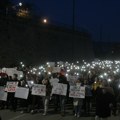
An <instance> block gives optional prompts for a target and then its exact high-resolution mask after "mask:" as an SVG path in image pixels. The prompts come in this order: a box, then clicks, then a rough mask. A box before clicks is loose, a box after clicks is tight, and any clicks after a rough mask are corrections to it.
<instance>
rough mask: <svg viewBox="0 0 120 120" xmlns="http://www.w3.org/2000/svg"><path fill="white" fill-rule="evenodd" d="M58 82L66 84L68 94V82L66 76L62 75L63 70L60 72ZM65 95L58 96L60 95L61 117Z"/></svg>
mask: <svg viewBox="0 0 120 120" xmlns="http://www.w3.org/2000/svg"><path fill="white" fill-rule="evenodd" d="M58 83H62V84H66V85H67V95H68V91H69V83H68V81H67V78H66V76H65V75H64V72H61V73H60V76H59V82H58ZM67 95H66V96H67ZM66 96H63V95H60V96H59V97H60V108H61V116H63V117H64V116H65V100H66Z"/></svg>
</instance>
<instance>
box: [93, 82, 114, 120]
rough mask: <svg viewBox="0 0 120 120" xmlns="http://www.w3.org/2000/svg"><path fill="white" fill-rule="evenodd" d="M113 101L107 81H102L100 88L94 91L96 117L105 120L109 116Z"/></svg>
mask: <svg viewBox="0 0 120 120" xmlns="http://www.w3.org/2000/svg"><path fill="white" fill-rule="evenodd" d="M113 101H114V91H113V89H112V88H111V87H109V85H108V83H107V80H103V81H102V87H101V88H100V87H98V88H97V89H96V117H95V120H98V119H99V118H100V119H101V120H102V119H104V120H107V119H108V117H110V115H111V108H110V106H111V105H112V103H113Z"/></svg>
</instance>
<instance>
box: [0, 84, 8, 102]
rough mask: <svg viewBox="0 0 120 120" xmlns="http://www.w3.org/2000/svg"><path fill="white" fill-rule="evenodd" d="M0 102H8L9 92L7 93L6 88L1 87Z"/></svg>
mask: <svg viewBox="0 0 120 120" xmlns="http://www.w3.org/2000/svg"><path fill="white" fill-rule="evenodd" d="M0 100H2V101H7V92H5V87H3V86H0Z"/></svg>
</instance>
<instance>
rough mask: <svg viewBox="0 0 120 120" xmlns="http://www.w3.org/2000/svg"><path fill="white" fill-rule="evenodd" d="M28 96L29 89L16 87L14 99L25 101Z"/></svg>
mask: <svg viewBox="0 0 120 120" xmlns="http://www.w3.org/2000/svg"><path fill="white" fill-rule="evenodd" d="M28 95H29V89H28V88H23V87H17V88H16V92H15V97H16V98H21V99H27V98H28Z"/></svg>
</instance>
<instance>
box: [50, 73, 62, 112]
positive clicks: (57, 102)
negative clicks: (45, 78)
mask: <svg viewBox="0 0 120 120" xmlns="http://www.w3.org/2000/svg"><path fill="white" fill-rule="evenodd" d="M52 76H53V78H51V79H50V84H51V86H52V87H54V86H55V84H56V83H58V82H59V79H58V74H57V73H54V74H53V75H52ZM52 98H53V104H54V106H55V108H54V111H55V112H57V111H58V109H59V107H60V100H59V95H56V94H53V95H52Z"/></svg>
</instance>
